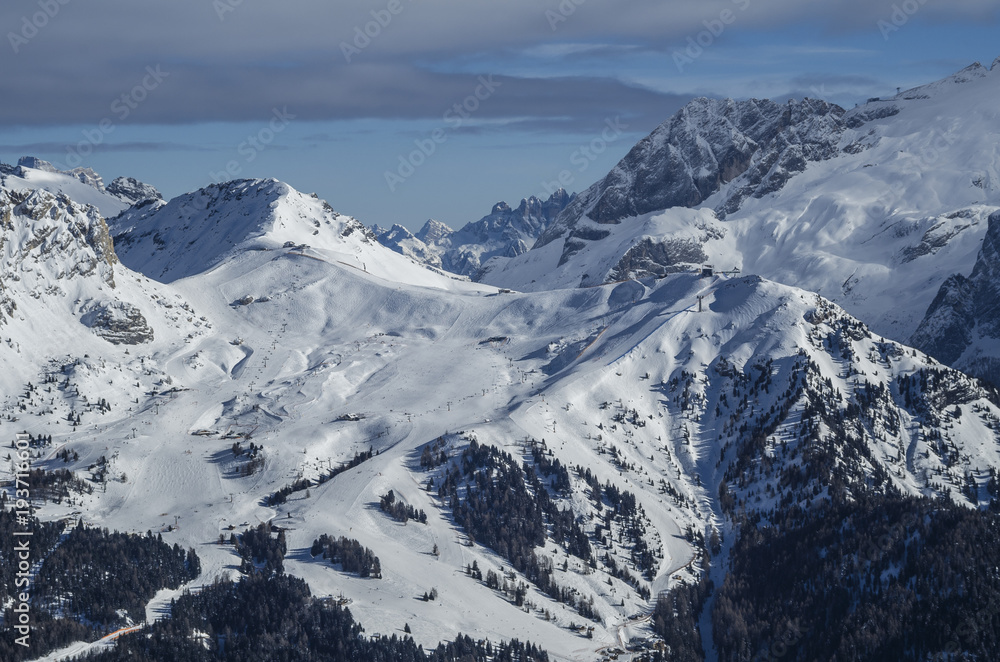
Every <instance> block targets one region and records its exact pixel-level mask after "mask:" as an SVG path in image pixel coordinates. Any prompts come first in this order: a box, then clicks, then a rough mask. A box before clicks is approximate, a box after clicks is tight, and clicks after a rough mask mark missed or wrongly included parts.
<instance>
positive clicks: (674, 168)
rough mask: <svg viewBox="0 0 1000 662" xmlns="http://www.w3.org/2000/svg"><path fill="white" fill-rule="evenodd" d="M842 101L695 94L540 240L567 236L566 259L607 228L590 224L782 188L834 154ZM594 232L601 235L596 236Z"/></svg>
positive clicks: (722, 209) (734, 203)
mask: <svg viewBox="0 0 1000 662" xmlns="http://www.w3.org/2000/svg"><path fill="white" fill-rule="evenodd" d="M844 115H845V111H844V109H843V108H840V107H839V106H836V105H834V104H830V103H827V102H825V101H820V100H815V99H805V100H802V101H791V102H789V103H787V104H778V103H775V102H773V101H768V100H758V99H751V100H747V101H734V100H732V99H723V100H713V99H704V98H702V99H695V100H694V101H692V102H691V103H689V104H688V105H687V106H685V107H684V108H682V109H681V110H680V111H679V112H678V113H677V114H676V115H674V116H673V117H672V118H670V119H669V120H667V121H666V122H664V123H663V124H662V125H660V126H659V127H658V128H657V129H656V130H655V131H653V133H651V134H650V135H649V136H647V137H646V138H645V139H643V140H642V141H640V142H639V143H638V144H637V145H636V146H635V147H634V148H632V150H631V151H630V152H629V153H628V155H626V156H625V158H624V159H622V160H621V162H619V163H618V165H617V166H615V168H614V169H613V170H612V171H611V172H610V173H608V175H607V176H606V177H605V178H604V179H603V180H601V181H600V182H597V183H596V184H594V185H593V186H591V187H590V188H589V189H587V190H586V191H585V192H583V193H582V194H580V195H579V196H578V197H577V198H576V200H575V201H574V202H573V203H572V204H570V205H569V206H568V207H567V208H566V209H565V211H563V212H562V213H561V214H560V215H559V217H558V218H557V219H556V220H555V222H554V223H552V225H551V226H549V228H548V229H547V230H546V231H545V232H544V233H543V234H542V235H541V237H540V238H539V240H538V243H537V244H536V247H542V246H545V245H546V244H548V243H550V242H553V241H556V240H559V239H563V240H564V241H565V250H564V252H563V262H565V260H566V259H568V258H569V257H571V256H572V255H574V254H576V253H577V252H579V251H580V250H581V249H582V248H583V246H584V245H586V242H588V241H594V240H595V239H601V238H603V236H601V235H602V234H603V233H601V232H596V233H595V232H594V230H593V229H592V228H588V224H587V223H581V221H583V220H584V219H587V220H589V221H592V222H593V223H596V224H598V225H616V224H618V223H620V222H621V221H622V220H624V219H626V218H629V217H633V216H640V215H642V214H647V213H650V212H654V211H659V210H662V209H669V208H671V207H695V206H697V205H700V204H702V203H704V202H705V201H706V200H707V199H708V198H709V197H711V196H713V195H715V194H716V193H719V192H720V191H722V190H723V188H724V187H727V191H726V193H725V195H724V198H723V200H722V201H721V203H720V204H719V205H718V206H717V208H716V212H717V213H718V214H719V215H720V216H722V217H724V216H725V215H726V214H729V213H733V212H735V211H737V210H738V209H739V208H740V205H741V204H742V202H743V200H744V199H746V198H747V197H751V196H752V197H756V198H760V197H763V196H764V195H767V194H768V193H772V192H774V191H777V190H780V189H781V188H782V187H783V186H784V185H785V183H786V182H787V181H788V180H789V179H790V178H791V177H793V176H794V175H796V174H798V173H801V172H803V171H804V170H805V168H806V166H807V164H808V163H809V162H811V161H821V160H825V159H829V158H832V157H834V156H836V155H837V154H838V153H839V149H838V144H839V142H840V139H841V136H842V134H843V132H844V130H845V129H846V128H847V122H845V120H844ZM595 235H596V236H595Z"/></svg>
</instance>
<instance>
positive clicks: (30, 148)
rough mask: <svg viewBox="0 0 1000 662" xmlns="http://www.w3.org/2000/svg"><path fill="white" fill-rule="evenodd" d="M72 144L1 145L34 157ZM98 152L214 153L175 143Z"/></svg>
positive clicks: (108, 146) (104, 147)
mask: <svg viewBox="0 0 1000 662" xmlns="http://www.w3.org/2000/svg"><path fill="white" fill-rule="evenodd" d="M71 146H72V145H71V144H68V143H61V142H34V143H21V144H9V145H2V144H0V152H9V153H12V154H21V155H32V154H51V153H54V152H60V153H61V152H65V151H66V148H67V147H71ZM91 148H92V150H93V151H94V152H95V153H96V152H212V151H215V150H213V149H211V148H208V147H204V146H202V145H185V144H181V143H174V142H139V141H135V142H122V143H102V144H100V145H91Z"/></svg>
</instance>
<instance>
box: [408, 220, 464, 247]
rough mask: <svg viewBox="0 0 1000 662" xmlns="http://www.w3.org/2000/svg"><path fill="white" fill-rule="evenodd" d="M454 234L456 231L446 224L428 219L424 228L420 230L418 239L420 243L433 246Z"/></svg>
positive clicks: (417, 235)
mask: <svg viewBox="0 0 1000 662" xmlns="http://www.w3.org/2000/svg"><path fill="white" fill-rule="evenodd" d="M453 232H455V231H454V230H452V229H451V228H450V227H448V226H447V225H446V224H444V223H442V222H441V221H436V220H434V219H433V218H431V219H428V221H427V222H426V223H424V227H422V228H420V231H419V232H417V234H416V237H417V239H419V240H420V241H423V242H425V243H429V244H433V243H437V242H439V241H441V240H442V239H444V238H445V237H447V236H448V235H450V234H452V233H453Z"/></svg>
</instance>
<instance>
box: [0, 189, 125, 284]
mask: <svg viewBox="0 0 1000 662" xmlns="http://www.w3.org/2000/svg"><path fill="white" fill-rule="evenodd" d="M0 231H2V234H0V252H2V253H3V261H4V265H5V266H7V267H9V268H16V267H17V265H19V264H21V263H23V262H26V261H27V262H29V263H31V264H37V265H43V271H44V272H45V273H48V274H49V276H50V277H51V279H52V280H59V279H71V278H74V277H77V276H81V277H86V276H90V275H91V274H95V273H96V274H98V275H99V277H101V278H102V279H103V280H104V282H105V283H107V284H108V285H110V286H111V287H114V269H113V267H114V265H115V264H117V263H118V257H117V255H116V254H115V248H114V242H113V241H112V239H111V233H110V231H109V230H108V226H107V224H106V223H105V222H104V219H103V218H102V217H101V214H100V212H99V211H98V210H97V208H95V207H93V206H90V205H79V204H77V203H75V202H74V201H73V200H71V199H70V198H69V197H68V196H66V195H65V194H54V193H50V192H48V191H45V190H41V189H39V190H34V191H28V190H21V191H9V190H2V189H0Z"/></svg>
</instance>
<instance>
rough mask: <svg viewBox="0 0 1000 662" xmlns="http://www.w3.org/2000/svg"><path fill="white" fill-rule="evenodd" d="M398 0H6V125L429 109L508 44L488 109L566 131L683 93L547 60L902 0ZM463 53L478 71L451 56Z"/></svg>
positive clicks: (819, 21) (952, 8)
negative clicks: (509, 57) (721, 23)
mask: <svg viewBox="0 0 1000 662" xmlns="http://www.w3.org/2000/svg"><path fill="white" fill-rule="evenodd" d="M913 1H914V2H920V0H913ZM398 2H399V4H398V5H392V4H391V3H390V0H384V1H383V0H374V1H370V0H368V1H365V0H345V1H342V2H336V3H330V2H320V1H319V0H288V1H286V2H283V3H251V2H249V1H246V0H243V1H238V0H213V1H210V0H171V2H169V3H151V2H144V3H137V2H134V0H104V1H102V2H98V3H86V2H82V1H79V0H75V1H69V2H67V3H66V4H59V3H57V4H58V6H59V10H58V13H57V14H56V15H54V16H51V17H48V18H46V19H45V21H44V25H41V23H42V22H41V21H34V23H35V25H34V29H33V30H32V29H31V24H32V21H33V20H34V19H33V18H32V17H34V16H35V15H37V13H38V12H39V11H40V9H39V8H40V5H39V4H38V1H37V0H7V1H6V2H4V3H2V4H0V35H5V39H4V42H5V43H3V44H0V89H3V90H5V91H6V92H7V95H6V98H5V103H4V104H2V107H0V123H4V124H8V125H36V126H37V125H42V126H46V125H57V124H85V125H86V124H96V123H99V122H100V121H101V120H102V119H105V118H108V119H110V120H112V121H120V122H128V123H130V124H186V123H197V122H212V121H227V122H229V121H249V122H255V121H260V122H266V121H267V119H268V118H269V117H270V115H271V113H272V110H273V109H274V108H285V107H287V108H288V110H289V112H291V113H294V114H295V115H296V116H297V117H298V118H300V119H304V120H339V119H356V118H383V119H431V118H435V117H440V116H441V114H442V113H443V112H445V110H446V109H447V108H448V107H449V106H450V105H452V104H454V103H457V102H460V101H461V100H462V99H464V98H465V97H466V96H467V95H469V94H470V93H472V90H473V89H474V88H475V85H476V83H475V81H476V74H480V73H481V74H489V73H490V71H489V69H490V66H489V65H490V63H491V61H499V60H502V59H503V54H505V53H506V54H509V53H511V52H515V53H522V54H524V55H525V57H528V58H532V57H536V58H538V64H537V70H536V71H535V72H533V73H531V72H529V73H524V72H521V73H519V75H518V76H507V77H501V78H500V80H502V82H503V88H502V93H498V94H496V95H494V96H493V97H492V98H491V99H490V100H489V103H484V104H483V105H482V108H481V111H480V113H481V115H480V116H481V117H482V118H484V119H489V118H502V117H524V116H529V115H530V116H531V117H533V118H537V121H538V122H539V127H541V126H548V127H549V128H555V129H562V130H575V129H579V128H582V127H583V126H585V125H587V124H589V123H593V122H594V121H595V120H600V119H602V118H603V117H605V116H607V115H610V114H613V113H619V112H621V110H620V109H622V108H628V109H630V111H631V112H632V113H633V114H634V115H635V116H636V117H637V118H642V119H641V120H640V121H641V122H645V123H647V124H649V123H650V122H653V123H654V124H655V122H654V118H655V120H656V121H659V120H661V119H663V118H664V117H666V115H667V114H669V112H671V111H672V109H676V106H677V105H678V103H679V102H680V100H681V98H682V97H681V96H679V95H676V94H670V93H668V92H656V91H652V90H650V89H646V88H641V87H636V86H634V85H628V84H625V83H623V82H621V81H620V80H616V79H615V77H614V75H613V74H608V76H607V77H604V78H594V77H589V78H588V77H579V76H574V77H560V76H559V75H555V76H553V75H552V72H551V71H548V70H546V69H545V67H546V64H547V63H548V62H549V61H551V60H552V59H553V58H556V59H573V58H581V57H586V58H595V57H606V58H609V59H610V58H616V57H622V56H623V53H626V54H627V53H629V52H632V51H642V52H660V53H669V52H670V51H671V49H673V48H675V47H678V46H682V45H683V44H684V43H685V39H686V38H687V37H688V36H690V35H691V34H697V32H698V31H700V30H703V29H704V22H705V21H710V20H712V19H714V18H716V17H718V16H719V15H720V13H721V12H722V11H724V10H727V9H728V10H733V8H734V7H736V11H737V14H738V16H737V21H738V22H737V24H736V25H738V27H739V29H741V30H776V29H780V28H782V27H783V26H785V27H787V26H794V25H802V24H810V25H822V26H824V27H826V28H827V29H828V30H841V31H844V30H847V31H850V30H855V31H862V32H864V31H866V32H868V33H871V32H873V31H876V28H875V23H876V21H878V20H880V19H886V18H887V17H890V16H891V14H892V12H893V5H894V4H896V3H897V2H898V0H842V1H840V2H809V3H803V2H801V0H584V1H582V2H580V1H579V0H574V1H573V2H570V1H569V0H504V2H468V0H419V1H417V0H398ZM390 7H393V8H398V11H396V12H395V13H393V12H390V11H389V8H390ZM998 11H1000V9H998V7H997V6H996V3H995V2H994V1H993V0H988V1H986V0H953V1H952V2H949V3H948V4H947V6H944V5H942V6H937V5H935V4H934V3H928V4H926V5H922V7H921V9H920V10H919V13H918V15H917V20H923V21H933V20H941V19H946V20H950V21H961V20H969V21H973V20H974V21H977V22H979V23H982V22H990V21H992V22H996V21H997V18H998ZM553 16H556V17H558V18H559V20H558V21H554V20H553ZM366 31H367V35H366ZM11 35H14V37H13V38H12V37H11ZM359 35H360V36H359ZM15 50H16V51H17V52H16V53H15ZM470 59H472V60H473V61H475V62H477V63H481V65H482V70H481V71H477V72H475V73H473V74H470V73H468V72H465V71H464V70H461V63H462V62H467V61H468V60H470ZM348 60H350V62H348ZM149 66H152V67H156V66H159V67H161V68H162V70H163V71H164V72H167V74H168V75H167V76H166V77H165V78H164V79H163V81H162V83H161V84H159V85H157V86H156V88H155V89H151V90H147V91H146V93H145V94H142V95H141V96H142V100H141V101H140V102H137V103H135V107H134V108H131V106H129V108H130V110H131V112H130V114H129V115H128V117H127V118H121V113H120V108H121V105H120V104H121V100H122V98H123V95H126V97H128V95H130V94H131V93H132V92H133V91H134V90H136V89H137V86H142V84H143V80H144V78H145V76H146V75H147V74H146V71H147V69H146V68H147V67H149ZM460 71H462V72H461V73H460ZM494 73H495V72H494ZM657 89H660V86H658V87H657ZM133 101H134V99H133ZM116 102H117V103H118V104H119V105H118V108H119V112H116V111H115V107H116V106H115V104H116ZM560 118H569V119H566V120H565V121H562V120H560Z"/></svg>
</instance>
